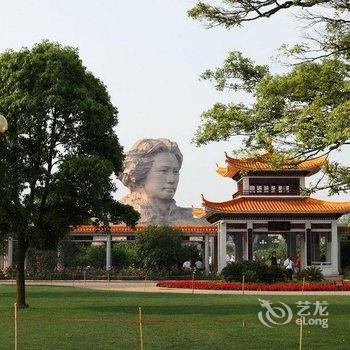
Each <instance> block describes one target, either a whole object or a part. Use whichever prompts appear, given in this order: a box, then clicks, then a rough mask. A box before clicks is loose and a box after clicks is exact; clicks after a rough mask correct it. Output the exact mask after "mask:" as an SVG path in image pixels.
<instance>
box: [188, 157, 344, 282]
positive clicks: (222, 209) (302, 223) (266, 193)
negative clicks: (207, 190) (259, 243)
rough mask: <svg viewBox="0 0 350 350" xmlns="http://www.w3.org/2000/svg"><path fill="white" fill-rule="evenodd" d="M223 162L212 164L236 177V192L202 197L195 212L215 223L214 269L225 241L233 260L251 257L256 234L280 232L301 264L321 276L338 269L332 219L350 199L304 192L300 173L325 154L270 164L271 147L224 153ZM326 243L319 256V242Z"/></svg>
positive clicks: (315, 166) (220, 263)
mask: <svg viewBox="0 0 350 350" xmlns="http://www.w3.org/2000/svg"><path fill="white" fill-rule="evenodd" d="M225 155H226V167H219V166H218V168H217V172H218V173H219V174H220V175H221V176H223V177H230V178H232V179H233V180H234V181H237V188H238V189H237V192H236V193H235V194H233V196H232V199H230V200H228V201H225V202H218V203H215V202H211V201H209V200H207V199H205V198H204V197H203V198H202V208H194V209H193V215H194V217H200V218H206V219H207V220H208V221H209V222H210V223H212V224H213V225H215V226H217V230H218V235H217V237H214V238H213V242H212V244H213V246H214V251H215V252H216V253H217V254H214V256H215V255H217V257H216V259H215V258H214V264H215V265H216V266H217V269H218V271H220V270H221V269H222V268H223V267H225V266H226V263H227V258H226V256H227V241H228V240H229V239H230V240H232V241H233V243H234V249H235V260H236V261H240V260H243V259H244V260H252V259H253V240H254V238H255V236H256V235H259V234H260V235H261V234H265V235H267V234H280V235H283V237H284V238H285V240H286V243H287V253H288V255H291V256H292V257H293V258H295V256H296V251H297V246H298V250H299V251H300V258H301V267H302V268H305V267H308V266H319V267H320V268H321V269H322V271H323V274H324V275H325V276H332V275H338V274H339V259H340V257H339V240H338V232H337V231H338V229H337V219H338V218H339V217H340V216H342V215H343V214H345V213H349V212H350V202H330V201H324V200H320V199H316V198H311V197H310V196H307V195H305V193H304V191H303V189H305V178H306V177H308V176H311V175H313V174H316V173H317V172H318V171H319V170H320V169H321V168H322V166H324V165H325V164H326V161H327V159H326V157H318V158H314V159H310V160H306V161H303V162H284V165H283V166H282V167H278V168H274V167H273V166H272V157H273V153H271V152H268V153H265V154H263V155H261V156H259V157H256V158H250V159H237V158H232V157H229V156H228V155H227V154H226V153H225ZM321 242H322V243H323V245H324V246H325V247H326V248H325V250H326V252H325V254H324V255H323V256H325V257H324V258H323V261H321V259H320V246H321V245H320V243H321Z"/></svg>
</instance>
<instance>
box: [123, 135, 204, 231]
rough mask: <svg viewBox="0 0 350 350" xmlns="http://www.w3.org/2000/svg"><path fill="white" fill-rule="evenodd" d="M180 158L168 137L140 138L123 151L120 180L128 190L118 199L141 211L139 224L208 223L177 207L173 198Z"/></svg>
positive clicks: (177, 179) (177, 149) (175, 146)
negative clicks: (122, 166) (123, 157)
mask: <svg viewBox="0 0 350 350" xmlns="http://www.w3.org/2000/svg"><path fill="white" fill-rule="evenodd" d="M182 158H183V157H182V154H181V152H180V150H179V147H178V145H177V144H176V142H172V141H170V140H168V139H141V140H139V141H137V142H136V143H135V144H134V146H133V147H132V148H131V149H130V150H129V151H128V152H127V153H126V158H125V161H124V169H123V172H122V173H121V174H119V179H120V180H121V181H122V183H123V184H124V185H125V186H126V187H128V188H129V190H130V193H129V194H128V195H127V196H125V197H124V198H122V199H121V201H120V202H121V203H123V204H129V205H132V206H133V207H134V208H135V210H137V211H138V212H139V213H140V214H141V219H140V220H139V224H143V225H157V224H168V225H207V224H208V222H207V221H206V220H202V219H194V218H193V216H192V209H191V208H182V207H178V206H177V205H176V202H175V200H174V199H173V197H174V195H175V192H176V189H177V185H178V182H179V174H180V169H181V165H182Z"/></svg>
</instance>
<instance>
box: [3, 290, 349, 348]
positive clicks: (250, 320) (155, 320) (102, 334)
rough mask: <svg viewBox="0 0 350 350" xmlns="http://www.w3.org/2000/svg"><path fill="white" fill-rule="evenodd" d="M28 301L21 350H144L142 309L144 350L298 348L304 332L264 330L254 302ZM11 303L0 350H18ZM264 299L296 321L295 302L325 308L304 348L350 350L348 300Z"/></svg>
mask: <svg viewBox="0 0 350 350" xmlns="http://www.w3.org/2000/svg"><path fill="white" fill-rule="evenodd" d="M28 296H29V297H30V300H31V305H32V307H31V308H30V309H26V310H20V314H19V349H21V348H22V349H23V348H24V349H26V350H34V349H35V350H37V349H59V350H63V349H84V350H85V349H86V350H90V349H96V348H98V349H100V350H108V349H111V350H112V349H113V350H115V349H130V350H134V349H139V348H140V342H139V331H138V323H137V320H138V319H137V317H138V315H137V313H138V307H139V306H141V307H142V312H143V321H144V323H143V339H144V348H145V349H152V350H163V349H169V350H175V349H176V350H177V349H183V350H199V349H200V350H213V349H232V348H234V349H237V350H247V349H249V350H256V349H269V350H279V349H281V347H282V348H283V349H284V350H295V349H297V348H298V340H299V327H298V326H297V325H296V324H295V323H294V324H292V323H291V324H287V325H283V326H280V327H277V326H276V327H274V328H267V327H265V326H263V325H262V324H261V323H260V322H259V320H258V316H257V315H258V312H260V311H262V308H261V306H260V304H259V301H258V296H256V295H243V296H242V295H232V294H230V295H227V294H219V295H218V294H216V295H215V294H212V295H210V294H209V295H208V294H205V295H200V294H198V293H197V291H195V295H191V294H174V293H130V292H129V293H126V292H114V291H111V290H110V291H98V290H89V289H79V288H67V287H66V288H64V287H39V286H29V287H28ZM14 297H15V289H14V287H12V286H2V285H0V309H1V317H0V344H1V348H2V349H13V322H11V320H12V319H13V300H14ZM259 297H260V298H263V299H268V300H270V301H271V302H273V303H275V302H276V303H277V302H284V303H287V304H288V305H289V306H290V307H291V308H292V309H293V311H294V312H295V313H296V311H297V310H298V309H297V307H296V305H295V303H296V302H297V301H309V302H311V303H314V302H315V301H317V300H325V301H327V302H328V303H329V304H330V306H329V316H328V318H329V329H323V328H321V327H319V326H318V327H317V326H306V327H305V328H304V331H305V332H304V348H305V349H337V350H346V349H348V348H349V343H350V334H349V331H348V330H349V314H350V303H349V297H348V296H340V295H339V296H329V295H322V296H321V299H320V296H319V295H317V296H310V295H303V296H301V295H296V296H285V295H278V296H272V295H269V296H266V297H262V296H259ZM312 307H313V308H314V306H312ZM312 310H313V309H312ZM243 321H245V323H244V327H243Z"/></svg>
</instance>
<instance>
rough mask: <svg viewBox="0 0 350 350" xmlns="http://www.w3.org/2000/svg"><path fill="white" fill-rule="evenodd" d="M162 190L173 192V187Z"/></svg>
mask: <svg viewBox="0 0 350 350" xmlns="http://www.w3.org/2000/svg"><path fill="white" fill-rule="evenodd" d="M163 190H165V191H173V192H174V191H175V188H173V187H164V188H163Z"/></svg>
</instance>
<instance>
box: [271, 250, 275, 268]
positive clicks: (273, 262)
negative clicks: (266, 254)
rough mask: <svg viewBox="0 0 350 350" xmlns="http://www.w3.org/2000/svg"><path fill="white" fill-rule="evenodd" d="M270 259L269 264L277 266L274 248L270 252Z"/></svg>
mask: <svg viewBox="0 0 350 350" xmlns="http://www.w3.org/2000/svg"><path fill="white" fill-rule="evenodd" d="M270 260H271V265H275V266H277V255H276V251H275V250H274V251H273V252H272V255H271V258H270Z"/></svg>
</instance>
